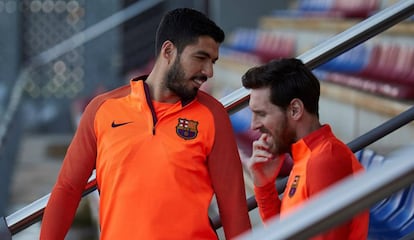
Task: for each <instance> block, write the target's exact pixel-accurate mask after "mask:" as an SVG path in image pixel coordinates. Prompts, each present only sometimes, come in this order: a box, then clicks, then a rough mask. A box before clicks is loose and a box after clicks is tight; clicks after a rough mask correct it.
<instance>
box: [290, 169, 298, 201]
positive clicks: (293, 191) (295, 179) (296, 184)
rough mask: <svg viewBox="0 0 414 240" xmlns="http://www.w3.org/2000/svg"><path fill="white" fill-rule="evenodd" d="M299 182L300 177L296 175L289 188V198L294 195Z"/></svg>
mask: <svg viewBox="0 0 414 240" xmlns="http://www.w3.org/2000/svg"><path fill="white" fill-rule="evenodd" d="M299 180H300V175H296V176H295V178H294V179H293V182H292V185H291V186H290V189H289V197H290V198H291V197H293V196H294V195H295V193H296V189H297V188H298V184H299Z"/></svg>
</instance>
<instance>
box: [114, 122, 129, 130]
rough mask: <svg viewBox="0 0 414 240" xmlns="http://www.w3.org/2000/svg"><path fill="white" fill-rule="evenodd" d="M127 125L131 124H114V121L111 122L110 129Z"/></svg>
mask: <svg viewBox="0 0 414 240" xmlns="http://www.w3.org/2000/svg"><path fill="white" fill-rule="evenodd" d="M128 123H132V122H123V123H115V121H113V122H112V125H111V127H113V128H116V127H120V126H123V125H126V124H128Z"/></svg>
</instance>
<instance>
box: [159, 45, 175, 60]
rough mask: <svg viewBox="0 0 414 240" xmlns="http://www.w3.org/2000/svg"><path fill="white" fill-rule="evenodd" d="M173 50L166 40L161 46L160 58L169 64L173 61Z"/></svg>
mask: <svg viewBox="0 0 414 240" xmlns="http://www.w3.org/2000/svg"><path fill="white" fill-rule="evenodd" d="M175 49H176V48H175V46H174V44H173V43H172V42H171V41H168V40H167V41H165V42H164V43H163V44H162V46H161V56H162V57H163V58H164V59H166V60H167V61H168V63H170V62H172V61H173V60H174V51H175Z"/></svg>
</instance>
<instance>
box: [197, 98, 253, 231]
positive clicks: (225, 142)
mask: <svg viewBox="0 0 414 240" xmlns="http://www.w3.org/2000/svg"><path fill="white" fill-rule="evenodd" d="M200 102H202V103H204V104H206V105H207V104H208V105H209V106H208V107H209V109H210V110H211V111H212V113H213V115H214V116H215V122H214V124H215V128H216V131H215V134H216V135H215V142H214V146H213V149H212V151H211V154H210V156H209V157H208V160H207V164H208V169H209V173H210V176H211V181H212V185H213V189H214V192H215V194H216V199H217V204H218V207H219V213H220V219H221V223H222V225H223V230H224V234H225V236H226V239H232V238H234V237H236V236H238V235H239V234H241V233H243V232H245V231H247V230H250V229H251V224H250V219H249V215H248V208H247V202H246V193H245V185H244V178H243V168H242V165H241V160H240V156H239V153H238V149H237V144H236V140H235V136H234V133H233V130H232V129H233V128H232V126H231V122H230V119H229V117H228V114H227V112H226V111H225V109H224V108H223V107H222V105H221V104H220V105H219V104H214V105H213V104H211V105H210V104H209V103H210V102H205V101H203V100H202V99H200Z"/></svg>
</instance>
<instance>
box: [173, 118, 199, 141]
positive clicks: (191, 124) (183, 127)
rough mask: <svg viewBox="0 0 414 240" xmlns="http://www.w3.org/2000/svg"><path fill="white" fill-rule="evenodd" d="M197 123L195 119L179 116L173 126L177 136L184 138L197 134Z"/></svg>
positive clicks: (191, 137)
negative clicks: (175, 124)
mask: <svg viewBox="0 0 414 240" xmlns="http://www.w3.org/2000/svg"><path fill="white" fill-rule="evenodd" d="M197 125H198V122H197V121H194V120H187V119H184V118H179V119H178V124H177V126H176V127H175V129H176V133H177V135H178V136H179V137H181V138H183V139H185V140H190V139H194V138H196V137H197V134H198V130H197Z"/></svg>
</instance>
